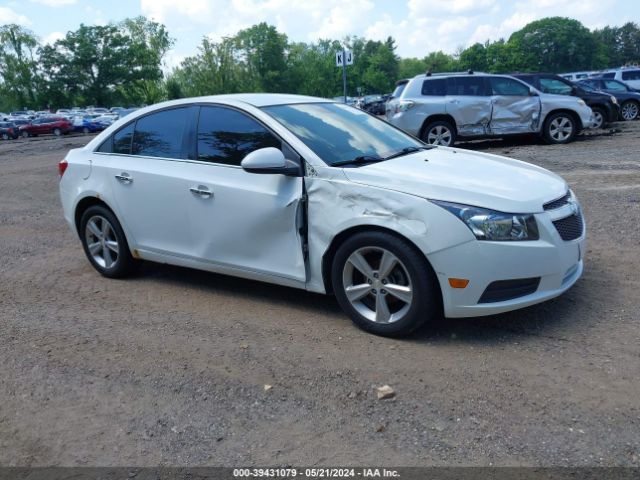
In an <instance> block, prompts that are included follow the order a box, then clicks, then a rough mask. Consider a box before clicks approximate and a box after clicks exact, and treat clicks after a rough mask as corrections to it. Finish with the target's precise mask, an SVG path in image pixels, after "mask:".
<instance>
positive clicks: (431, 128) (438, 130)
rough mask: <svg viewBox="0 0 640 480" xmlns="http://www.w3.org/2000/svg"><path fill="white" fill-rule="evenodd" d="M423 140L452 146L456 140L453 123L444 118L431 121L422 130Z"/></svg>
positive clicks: (430, 143)
mask: <svg viewBox="0 0 640 480" xmlns="http://www.w3.org/2000/svg"><path fill="white" fill-rule="evenodd" d="M422 140H423V141H424V142H425V143H428V144H429V145H442V146H444V147H452V146H453V144H454V143H455V141H456V131H455V128H453V125H451V124H450V123H449V122H446V121H444V120H439V121H436V122H431V123H430V124H428V125H427V126H426V128H425V129H424V131H423V132H422Z"/></svg>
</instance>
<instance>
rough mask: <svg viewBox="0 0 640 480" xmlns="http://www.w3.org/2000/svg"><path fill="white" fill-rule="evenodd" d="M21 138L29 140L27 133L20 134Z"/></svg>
mask: <svg viewBox="0 0 640 480" xmlns="http://www.w3.org/2000/svg"><path fill="white" fill-rule="evenodd" d="M21 135H22V138H29V132H22V134H21Z"/></svg>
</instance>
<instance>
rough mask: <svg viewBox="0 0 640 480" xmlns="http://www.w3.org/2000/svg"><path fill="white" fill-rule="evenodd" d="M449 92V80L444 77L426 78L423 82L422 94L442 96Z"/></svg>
mask: <svg viewBox="0 0 640 480" xmlns="http://www.w3.org/2000/svg"><path fill="white" fill-rule="evenodd" d="M446 94H447V80H446V79H444V78H435V79H433V80H425V81H424V82H423V83H422V95H435V96H441V95H446Z"/></svg>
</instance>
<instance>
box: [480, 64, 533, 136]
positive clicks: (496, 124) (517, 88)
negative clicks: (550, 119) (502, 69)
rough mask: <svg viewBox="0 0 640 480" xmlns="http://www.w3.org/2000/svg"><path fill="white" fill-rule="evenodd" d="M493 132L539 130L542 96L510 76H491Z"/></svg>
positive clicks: (495, 133)
mask: <svg viewBox="0 0 640 480" xmlns="http://www.w3.org/2000/svg"><path fill="white" fill-rule="evenodd" d="M489 85H490V88H491V124H490V128H491V134H493V135H501V134H512V133H530V132H537V131H538V121H539V118H540V97H539V96H537V95H531V93H530V92H531V89H530V88H529V86H527V85H525V84H524V83H522V82H520V81H518V80H516V79H514V78H509V77H490V78H489Z"/></svg>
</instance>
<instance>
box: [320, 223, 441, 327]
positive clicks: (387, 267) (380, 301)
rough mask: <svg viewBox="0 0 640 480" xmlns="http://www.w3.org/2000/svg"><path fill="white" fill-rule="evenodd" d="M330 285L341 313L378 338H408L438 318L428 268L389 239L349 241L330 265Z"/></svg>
mask: <svg viewBox="0 0 640 480" xmlns="http://www.w3.org/2000/svg"><path fill="white" fill-rule="evenodd" d="M331 281H332V286H333V290H334V292H335V295H336V298H337V300H338V303H339V304H340V306H341V307H342V309H343V310H344V312H345V313H346V314H347V315H348V316H349V317H350V318H351V320H352V321H353V322H354V323H355V324H356V325H357V326H359V327H360V328H362V329H363V330H366V331H367V332H371V333H374V334H376V335H383V336H389V337H396V336H402V335H407V334H409V333H411V332H413V331H414V330H416V329H418V328H419V327H421V326H422V325H423V324H425V323H426V322H429V321H432V320H435V319H436V318H438V317H439V315H440V306H441V300H440V290H439V288H438V280H437V278H436V275H435V273H434V272H433V269H432V268H431V265H429V263H428V262H427V261H426V260H425V259H424V257H423V256H422V255H421V253H420V252H419V251H418V250H417V249H416V248H415V247H414V246H413V245H411V244H410V243H409V242H407V241H406V240H403V239H401V238H398V237H396V236H395V235H391V234H389V233H385V232H375V231H374V232H362V233H357V234H355V235H353V236H352V237H350V238H349V239H347V240H346V241H345V242H344V243H343V244H342V245H340V247H339V248H338V250H337V252H336V255H335V257H334V259H333V264H332V267H331Z"/></svg>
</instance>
